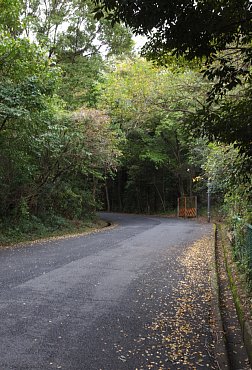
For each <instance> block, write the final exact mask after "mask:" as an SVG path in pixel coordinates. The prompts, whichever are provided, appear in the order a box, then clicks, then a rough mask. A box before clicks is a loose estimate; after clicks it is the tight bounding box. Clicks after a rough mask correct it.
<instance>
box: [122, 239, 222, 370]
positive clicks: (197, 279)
mask: <svg viewBox="0 0 252 370" xmlns="http://www.w3.org/2000/svg"><path fill="white" fill-rule="evenodd" d="M212 253H213V249H212V244H211V238H210V237H204V238H202V239H200V240H198V241H196V242H195V243H194V244H193V245H190V246H188V247H187V248H186V250H185V252H184V253H183V254H182V255H181V257H180V258H179V260H178V261H177V262H176V263H174V261H172V260H171V259H169V260H167V261H165V260H164V263H167V264H169V268H168V269H167V279H169V277H171V276H172V275H170V271H171V269H172V268H174V269H178V268H179V276H180V277H181V278H180V279H179V280H178V281H174V282H173V283H174V284H173V288H172V293H169V291H168V290H167V294H166V286H165V285H163V287H162V289H160V287H159V289H158V288H156V289H152V291H151V292H150V291H148V286H149V287H150V286H152V285H151V283H150V282H151V280H152V276H151V274H150V275H149V276H146V277H145V280H144V289H143V290H139V291H138V294H139V296H141V299H139V302H142V306H143V308H144V309H145V310H146V317H150V315H152V320H151V321H148V322H146V323H145V325H144V328H143V331H142V332H141V333H140V334H139V335H138V337H137V338H135V339H134V346H133V347H132V349H131V350H128V351H127V352H125V353H122V352H123V350H122V348H120V351H118V355H119V358H120V359H121V361H123V362H126V361H130V359H132V358H134V359H136V358H138V359H139V360H138V361H137V363H139V366H138V367H134V369H135V370H143V369H167V370H169V369H178V370H179V369H202V368H204V369H217V368H218V367H217V365H216V362H215V360H214V357H213V348H214V342H213V338H212V332H211V285H210V272H209V268H210V267H209V266H210V261H211V258H212ZM164 278H166V277H164Z"/></svg>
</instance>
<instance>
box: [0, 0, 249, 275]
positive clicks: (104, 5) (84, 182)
mask: <svg viewBox="0 0 252 370" xmlns="http://www.w3.org/2000/svg"><path fill="white" fill-rule="evenodd" d="M175 3H176V2H172V1H171V2H169V12H168V10H167V9H168V8H167V2H166V1H161V0H160V1H158V2H156V3H154V4H152V3H149V2H147V3H146V2H141V1H140V2H139V4H138V6H139V9H138V16H132V12H133V13H134V12H135V10H134V9H133V8H131V5H129V6H128V7H127V8H125V7H124V2H123V1H122V2H121V1H117V2H114V1H112V0H111V1H109V0H104V1H101V2H100V1H97V2H96V1H91V0H71V1H64V0H59V1H53V0H46V1H44V2H43V3H42V2H40V1H37V0H36V1H35V0H30V1H26V2H22V1H19V0H9V1H2V2H1V4H0V38H1V46H0V62H1V63H0V75H1V83H0V180H1V181H0V235H1V236H0V244H2V245H4V244H7V243H10V242H12V241H15V242H17V241H19V240H26V239H31V238H33V237H34V238H35V237H38V236H39V237H44V236H47V235H51V234H53V233H55V232H56V233H64V232H68V231H73V232H76V225H77V229H82V227H83V225H85V224H86V223H89V222H96V221H95V220H96V211H97V210H100V209H103V210H108V211H121V212H137V213H159V214H160V213H163V214H171V213H172V214H174V213H175V209H176V205H177V197H179V196H183V195H197V196H198V205H199V207H200V210H201V212H203V214H204V210H205V209H206V204H207V191H210V192H211V200H212V205H213V206H214V207H215V209H216V210H217V214H216V216H217V218H218V219H219V220H220V219H223V218H225V220H226V222H227V224H228V227H229V229H230V230H231V234H232V235H233V238H234V237H236V238H237V236H238V237H239V238H240V239H239V240H241V241H240V242H238V244H239V243H240V244H239V245H241V246H240V247H239V248H243V242H242V240H244V238H245V234H244V233H245V231H246V224H249V223H251V222H252V216H251V190H252V189H251V183H252V181H251V154H252V150H251V142H252V131H251V113H252V112H251V107H252V104H251V92H252V87H251V55H252V52H251V39H250V37H251V15H250V10H251V9H250V8H251V4H250V2H248V1H241V2H239V4H238V5H239V6H238V5H237V2H236V1H230V2H229V3H228V5H227V4H226V5H225V6H224V7H223V6H221V3H222V2H219V3H220V7H219V8H218V6H219V5H218V4H219V3H218V4H215V5H213V6H215V8H211V7H209V2H207V1H202V2H200V3H197V4H195V2H192V3H193V4H194V5H192V6H191V8H190V7H189V8H187V9H185V11H184V12H183V14H184V16H185V15H186V18H185V19H184V18H183V19H180V17H178V14H177V11H178V9H177V7H176V6H175ZM130 4H131V3H130ZM156 4H158V7H157V8H156ZM217 8H218V9H217ZM161 9H162V11H161V13H160V14H159V15H158V12H159V11H160V10H161ZM134 14H135V13H134ZM150 14H151V15H152V16H151V17H150ZM199 14H201V16H200V18H199ZM202 14H203V16H202ZM195 17H196V18H197V19H201V20H202V19H205V21H206V22H205V23H204V22H203V23H201V22H198V23H197V22H195ZM120 19H121V20H122V21H123V23H119V22H118V21H119V20H120ZM111 20H112V23H115V24H114V26H112V25H111ZM148 20H152V21H148ZM174 20H176V21H174ZM155 22H156V23H155ZM158 22H159V23H158ZM162 22H163V23H162ZM167 22H171V24H172V25H173V27H170V28H169V27H166V25H167ZM181 22H182V23H181ZM181 24H183V27H182V28H181ZM217 24H218V27H217ZM153 28H154V29H156V31H157V33H151V30H152V29H153ZM184 28H186V30H187V31H185V29H184ZM178 30H179V31H178ZM188 30H190V32H189V31H188ZM132 32H136V33H138V34H142V35H145V36H147V37H148V39H147V41H148V42H147V44H146V46H145V48H144V50H143V53H142V55H141V56H140V55H138V54H137V53H136V52H135V51H134V41H133V37H132ZM199 38H200V39H199ZM202 210H203V211H202ZM237 219H239V228H238V229H237V230H236V228H235V227H236V225H237ZM238 244H237V243H236V246H237V245H238ZM236 248H238V247H236ZM238 252H239V251H238ZM238 252H237V253H236V257H237V258H238V259H239V253H238ZM244 261H245V260H244ZM244 261H242V262H241V261H240V262H241V264H243V267H244V266H245V269H246V270H247V271H251V270H252V262H248V259H246V263H245V262H244Z"/></svg>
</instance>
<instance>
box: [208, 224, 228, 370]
mask: <svg viewBox="0 0 252 370" xmlns="http://www.w3.org/2000/svg"><path fill="white" fill-rule="evenodd" d="M213 231H214V244H213V247H214V256H213V261H212V269H211V270H212V271H211V287H212V312H213V325H214V334H215V336H216V337H215V348H214V352H215V359H216V362H217V365H218V367H219V369H221V370H224V369H227V370H228V369H229V361H228V355H227V349H226V340H225V335H224V330H223V323H222V318H221V311H220V294H219V284H218V273H217V259H216V243H217V227H216V225H214V230H213Z"/></svg>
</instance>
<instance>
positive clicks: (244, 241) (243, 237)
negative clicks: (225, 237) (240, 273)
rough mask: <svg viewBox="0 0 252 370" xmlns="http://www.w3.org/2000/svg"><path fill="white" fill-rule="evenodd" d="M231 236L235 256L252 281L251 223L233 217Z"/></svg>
mask: <svg viewBox="0 0 252 370" xmlns="http://www.w3.org/2000/svg"><path fill="white" fill-rule="evenodd" d="M232 236H233V243H232V244H233V249H234V255H235V258H236V260H237V262H238V263H239V264H240V265H241V267H242V268H243V270H244V272H245V273H246V275H247V276H248V278H249V279H250V280H251V281H252V225H250V224H245V223H244V222H243V221H242V219H241V218H239V217H236V218H234V220H233V233H232Z"/></svg>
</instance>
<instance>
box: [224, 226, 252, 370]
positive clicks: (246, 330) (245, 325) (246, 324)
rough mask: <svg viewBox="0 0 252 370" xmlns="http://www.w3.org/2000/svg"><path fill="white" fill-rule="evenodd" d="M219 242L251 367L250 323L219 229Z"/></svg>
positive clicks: (251, 331)
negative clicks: (222, 250)
mask: <svg viewBox="0 0 252 370" xmlns="http://www.w3.org/2000/svg"><path fill="white" fill-rule="evenodd" d="M221 242H222V247H223V248H224V258H225V265H226V270H227V274H228V279H229V285H230V288H231V292H232V295H233V299H234V303H235V308H236V312H237V316H238V320H239V323H240V326H241V330H242V337H243V342H244V346H245V348H246V351H247V355H248V358H249V362H250V365H252V322H251V321H248V320H247V319H246V318H245V314H244V311H243V305H242V302H241V299H240V296H239V294H238V289H237V286H236V284H235V281H234V280H233V278H232V270H231V268H230V267H229V263H228V262H229V261H228V254H227V249H230V245H227V244H226V243H224V240H223V230H222V229H221Z"/></svg>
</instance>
